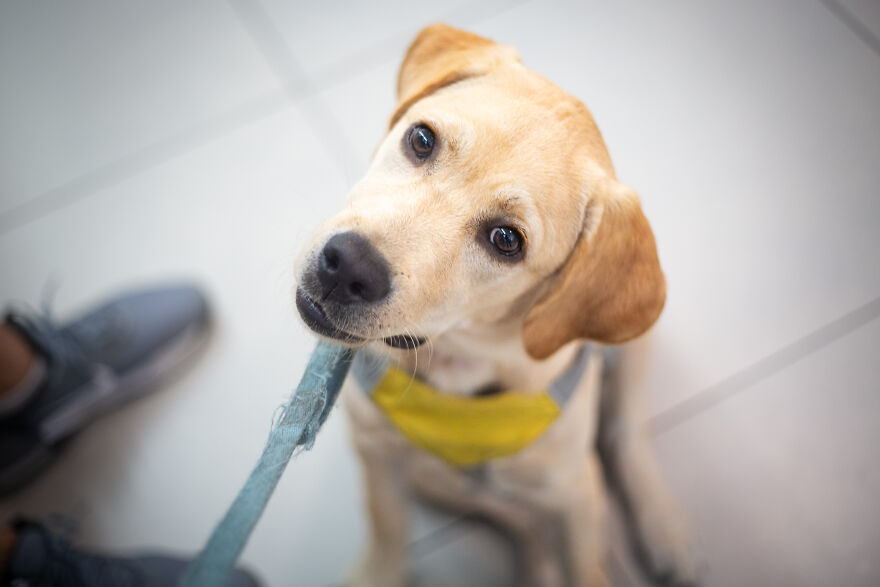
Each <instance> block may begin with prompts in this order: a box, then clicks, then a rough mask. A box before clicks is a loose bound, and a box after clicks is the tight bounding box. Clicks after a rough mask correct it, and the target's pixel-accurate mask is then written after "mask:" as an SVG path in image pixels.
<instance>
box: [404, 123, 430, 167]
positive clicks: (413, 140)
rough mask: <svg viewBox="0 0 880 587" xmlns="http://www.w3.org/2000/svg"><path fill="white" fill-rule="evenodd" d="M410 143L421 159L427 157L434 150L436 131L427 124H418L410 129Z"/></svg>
mask: <svg viewBox="0 0 880 587" xmlns="http://www.w3.org/2000/svg"><path fill="white" fill-rule="evenodd" d="M409 145H410V147H412V150H413V153H414V154H415V156H416V157H418V158H419V159H427V158H428V157H429V156H430V155H431V153H432V152H433V151H434V131H433V130H431V129H430V128H429V127H428V126H427V125H424V124H417V125H415V126H414V127H412V129H411V130H410V131H409Z"/></svg>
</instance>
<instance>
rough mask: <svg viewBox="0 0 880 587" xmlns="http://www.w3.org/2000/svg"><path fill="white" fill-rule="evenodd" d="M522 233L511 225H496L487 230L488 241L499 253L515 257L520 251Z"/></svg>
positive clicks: (522, 238)
mask: <svg viewBox="0 0 880 587" xmlns="http://www.w3.org/2000/svg"><path fill="white" fill-rule="evenodd" d="M523 240H524V237H523V234H522V233H521V232H520V231H519V229H516V228H513V227H512V226H496V227H495V228H493V229H492V230H491V231H489V242H491V243H492V246H494V247H495V250H497V251H498V252H499V253H501V254H502V255H504V256H506V257H515V256H517V255H519V254H520V253H521V252H522V248H523Z"/></svg>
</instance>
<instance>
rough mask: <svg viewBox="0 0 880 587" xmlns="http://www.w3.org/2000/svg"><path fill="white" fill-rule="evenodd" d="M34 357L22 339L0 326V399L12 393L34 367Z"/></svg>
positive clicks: (4, 326) (10, 327)
mask: <svg viewBox="0 0 880 587" xmlns="http://www.w3.org/2000/svg"><path fill="white" fill-rule="evenodd" d="M34 360H35V355H34V351H33V349H32V348H31V347H30V345H29V344H28V342H27V341H26V340H25V339H24V337H23V336H22V335H21V334H20V333H19V332H18V331H17V330H15V329H14V328H13V327H12V326H10V325H8V324H0V397H3V396H4V395H5V394H7V393H10V392H12V391H13V390H14V389H15V388H16V386H18V384H19V383H21V382H22V381H23V380H24V379H25V377H26V376H27V374H28V372H29V371H30V370H31V368H32V367H33V366H34Z"/></svg>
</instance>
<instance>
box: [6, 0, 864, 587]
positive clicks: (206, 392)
mask: <svg viewBox="0 0 880 587" xmlns="http://www.w3.org/2000/svg"><path fill="white" fill-rule="evenodd" d="M424 10H425V11H424V12H418V11H414V10H411V9H410V5H408V4H404V3H401V2H398V1H396V0H389V1H387V2H378V3H369V4H364V3H353V2H331V3H329V4H328V3H304V2H293V3H284V2H275V1H274V0H263V2H262V3H261V2H260V1H259V0H231V1H230V2H229V3H228V4H223V3H219V4H218V3H209V2H197V3H187V4H186V5H185V6H184V5H179V4H177V3H167V2H163V3H159V2H151V3H141V4H138V5H136V6H134V5H120V4H118V3H113V2H109V1H108V0H88V1H86V2H78V3H75V4H69V5H68V4H64V5H63V6H62V5H53V6H51V7H49V6H47V5H46V4H44V3H39V2H38V3H34V2H30V3H14V4H13V3H7V4H4V5H2V6H0V95H2V96H3V99H0V128H2V132H0V273H2V275H3V276H4V279H3V280H2V282H0V300H3V301H9V300H24V301H27V302H30V303H33V304H36V303H37V302H38V300H39V298H40V296H41V292H42V290H43V288H44V286H45V285H46V284H47V283H48V282H51V281H53V280H56V281H58V282H59V283H60V284H61V289H60V293H59V294H58V296H57V300H56V306H57V310H58V313H59V314H61V315H62V316H63V315H64V314H65V313H66V312H70V311H73V310H75V309H76V308H77V307H80V306H81V305H84V304H87V303H88V302H90V301H91V300H93V299H94V298H95V297H97V296H100V295H102V294H106V293H109V292H111V291H112V290H113V289H114V288H117V287H121V286H124V285H128V284H131V283H132V282H144V281H154V280H157V279H166V278H173V277H182V276H187V277H190V278H192V279H195V280H197V281H199V282H200V283H202V284H203V285H204V287H205V288H206V290H207V291H208V293H209V295H210V296H211V299H212V302H213V306H214V310H215V313H216V315H217V321H216V322H217V329H216V332H215V336H214V338H213V341H212V344H211V345H210V346H209V348H208V349H207V350H206V352H205V353H204V355H203V357H202V358H201V360H200V361H199V363H198V364H197V365H195V366H194V367H193V368H192V369H190V370H188V371H187V372H186V373H184V374H183V375H182V376H181V377H180V378H179V379H178V380H176V381H175V382H174V383H173V384H171V385H170V386H169V387H167V388H166V389H163V390H162V391H161V392H159V393H157V394H155V395H153V396H150V397H148V398H146V399H144V400H143V401H141V402H139V403H137V404H135V405H133V406H131V407H129V408H127V409H125V410H123V411H122V412H120V413H118V414H116V415H114V416H113V417H112V418H107V419H105V420H102V421H100V422H99V423H97V424H95V425H94V426H93V427H92V428H90V429H89V430H88V431H87V432H85V433H84V434H82V435H81V436H80V437H79V438H78V439H77V440H76V442H75V443H74V444H73V446H72V447H71V449H70V450H69V451H68V452H67V453H66V454H65V455H64V457H63V458H62V459H61V460H60V461H59V463H58V464H57V466H55V467H54V468H53V469H52V470H51V471H50V472H49V473H48V474H47V475H46V476H45V477H43V478H42V479H41V480H40V481H39V482H38V483H37V484H36V485H34V486H33V487H32V488H31V489H29V490H28V491H27V492H26V493H25V494H23V495H21V496H19V497H16V498H14V499H11V500H6V501H3V502H0V516H3V517H5V516H6V515H8V514H10V513H11V512H13V511H23V512H26V513H28V514H31V515H49V514H60V515H62V516H66V517H68V518H71V519H73V520H74V521H75V522H76V523H77V525H78V527H79V535H80V537H81V539H82V540H83V541H84V542H85V543H87V544H90V545H93V546H96V547H108V548H110V547H112V548H114V549H129V548H142V547H147V546H151V547H152V546H163V547H167V548H169V549H174V550H185V551H192V550H194V549H196V548H198V546H199V545H200V543H201V542H202V540H203V539H204V537H205V536H206V534H207V532H208V531H209V529H210V528H211V526H212V524H213V523H214V521H215V520H216V518H217V516H219V515H220V513H221V512H222V511H223V509H224V508H225V506H226V504H227V503H228V501H229V500H230V498H231V497H232V495H233V494H234V493H235V491H237V489H238V487H239V485H240V483H241V481H242V479H243V478H244V476H245V474H246V472H247V471H248V470H249V468H250V466H251V464H252V463H253V460H254V458H255V457H256V455H257V454H258V452H259V449H260V446H261V444H262V442H263V440H264V438H265V434H266V432H267V430H268V425H269V420H270V416H271V414H272V411H273V409H274V407H275V406H276V405H277V404H278V403H279V402H280V400H281V399H282V398H283V396H284V395H285V394H286V392H287V390H288V389H289V388H290V387H291V386H292V385H293V384H294V383H295V382H296V380H297V378H298V375H299V373H300V370H301V368H302V366H303V363H304V358H305V356H306V355H307V353H308V351H309V349H310V347H311V345H312V339H311V338H310V337H309V335H308V334H306V333H305V332H304V331H303V330H302V328H301V327H300V326H299V325H298V323H297V320H296V318H295V315H294V312H293V309H292V304H291V301H290V288H291V283H292V277H291V274H292V269H291V268H292V263H293V259H294V257H295V254H296V251H297V250H298V249H299V247H300V246H301V245H302V244H303V243H304V242H305V240H306V239H307V238H308V234H309V231H310V230H311V229H312V228H313V227H315V226H316V225H317V224H318V223H319V222H320V221H321V219H323V218H325V217H326V216H328V215H329V214H331V213H332V212H333V211H334V210H336V209H337V208H338V207H339V206H341V205H342V203H343V202H344V199H345V193H346V191H347V189H348V188H349V187H350V185H351V183H352V181H354V180H355V179H356V178H357V177H358V175H359V174H360V173H362V172H363V170H364V169H365V168H366V164H367V161H368V159H369V157H370V155H371V153H372V150H373V148H374V147H375V145H376V144H377V143H378V141H379V139H380V138H381V135H382V133H383V132H384V129H385V127H386V122H387V118H388V116H389V114H390V112H391V110H392V108H393V106H394V93H393V92H394V84H395V79H396V69H397V66H398V64H399V62H400V58H401V56H402V51H403V49H404V48H405V46H406V44H407V42H408V40H409V39H410V38H411V37H412V36H413V35H414V34H415V33H416V32H417V31H418V29H419V28H420V27H421V26H423V25H425V24H428V23H429V22H432V21H434V20H436V19H443V20H446V21H448V22H451V23H452V24H455V25H458V26H462V27H465V28H469V29H471V30H474V31H475V32H477V33H480V34H484V35H487V36H490V37H492V38H494V39H496V40H499V41H502V42H505V43H509V44H512V45H515V46H516V47H517V48H518V49H519V51H520V53H521V55H522V58H523V61H524V62H525V63H526V65H527V66H529V67H531V68H532V69H534V70H536V71H538V72H539V73H541V74H543V75H545V76H547V77H548V78H550V79H551V80H553V81H555V82H557V83H558V84H559V85H561V86H562V87H563V88H565V89H567V90H569V91H570V92H572V93H574V94H575V95H577V96H578V97H580V98H582V99H583V100H584V101H585V102H586V103H587V105H588V106H589V107H590V108H591V109H592V111H593V113H594V115H595V117H596V119H597V121H598V123H599V125H600V128H602V130H603V134H604V136H605V138H606V141H607V142H608V145H609V149H610V151H611V155H612V157H613V159H614V161H615V164H616V166H617V170H618V175H619V177H620V178H621V179H622V180H623V181H625V182H627V183H629V184H631V185H633V186H634V187H635V188H636V189H637V190H638V191H639V193H640V194H641V196H642V199H643V203H644V206H645V209H646V211H647V214H648V216H649V218H650V219H651V222H652V224H653V226H654V228H655V232H656V234H657V239H658V243H659V247H660V255H661V260H662V262H663V264H664V268H665V271H666V274H667V278H668V280H669V298H668V299H669V301H668V305H667V307H666V310H665V312H664V316H663V317H662V319H661V321H660V322H659V323H658V325H657V327H656V328H655V329H654V331H653V332H652V333H651V335H649V336H647V337H645V338H644V339H642V340H640V341H638V342H636V343H633V344H631V345H630V347H629V348H628V355H629V357H631V359H632V360H631V361H630V364H631V367H629V368H628V370H627V372H626V377H627V380H628V382H629V385H630V386H631V387H632V388H633V389H634V390H637V391H638V392H639V393H645V394H647V397H648V401H649V406H650V413H649V414H648V415H649V416H652V417H653V419H652V421H651V422H652V425H653V426H654V429H655V431H656V439H657V440H656V441H657V452H658V454H659V456H660V459H661V462H662V464H663V468H664V470H665V471H666V473H667V476H668V477H669V480H670V484H671V485H672V487H673V488H674V490H675V493H676V494H677V495H678V497H679V500H680V501H681V503H682V507H683V509H685V510H686V511H687V513H688V516H689V518H690V519H691V521H692V527H693V535H694V539H695V542H696V546H697V550H698V552H699V554H700V560H701V563H702V566H703V568H704V577H705V584H707V585H795V584H796V585H817V586H818V585H845V586H849V585H852V586H855V585H875V584H877V583H878V582H880V568H878V566H877V564H876V561H875V557H873V556H872V555H873V553H875V552H876V551H877V550H878V548H880V534H878V528H880V514H878V513H877V508H876V507H874V505H873V502H874V501H875V499H874V498H875V496H876V495H877V494H878V490H880V459H878V457H877V456H876V454H875V453H876V451H875V450H874V447H875V446H877V443H878V441H880V438H878V430H880V428H878V427H877V424H876V422H877V421H878V417H880V404H878V401H877V399H876V397H880V396H878V395H877V392H878V391H880V385H878V383H877V368H876V365H875V363H876V361H873V360H872V359H873V357H874V355H876V352H875V351H874V348H875V347H876V346H877V344H878V342H880V330H878V322H877V321H876V318H877V316H878V314H880V303H878V302H877V300H878V298H880V269H878V268H880V263H878V258H877V253H878V251H880V231H878V230H877V229H876V226H875V224H876V221H877V219H878V218H880V177H878V175H877V167H876V163H877V154H878V153H880V109H878V108H877V104H880V41H878V36H880V20H878V16H880V12H878V9H877V5H876V3H874V2H870V1H866V0H817V1H816V2H809V3H803V2H797V1H795V0H772V1H770V2H767V1H761V0H747V1H745V2H737V3H729V2H715V1H713V2H700V1H697V0H691V1H686V0H682V1H677V2H667V3H650V2H636V1H635V0H632V1H625V2H615V3H599V2H573V1H565V0H554V1H551V2H537V1H536V0H532V1H530V2H522V1H519V2H517V1H507V0H485V1H479V2H466V1H464V0H460V1H456V2H453V3H446V4H444V5H442V6H441V5H440V4H437V5H434V6H426V7H424ZM194 471H196V472H197V474H194ZM359 477H360V473H359V470H358V465H357V462H356V459H355V457H354V455H353V453H352V451H351V449H350V448H349V443H348V438H347V430H346V423H345V420H344V418H343V417H342V415H341V414H338V413H337V414H335V415H334V417H332V418H331V419H330V421H329V423H328V426H327V428H326V430H325V431H324V432H323V433H322V436H321V438H320V440H319V442H318V443H317V445H316V447H315V450H314V451H313V452H312V453H307V454H304V455H302V456H301V457H300V458H299V460H298V462H297V464H296V466H295V467H294V468H292V469H291V471H290V473H289V474H288V475H287V476H286V477H285V478H284V479H283V481H282V485H281V487H280V489H279V492H278V494H277V496H276V497H275V499H274V500H273V501H272V503H271V504H270V508H269V511H268V513H267V515H266V517H265V518H264V520H263V521H262V522H261V524H260V526H259V529H258V531H257V532H256V534H255V535H254V537H253V539H252V540H251V542H250V544H249V546H248V548H247V550H246V552H245V556H244V559H245V560H246V561H247V563H248V564H249V565H250V566H251V567H252V568H255V569H258V570H259V572H260V574H261V575H262V577H263V578H264V579H265V580H266V582H267V583H268V584H270V585H287V584H290V583H291V577H296V583H297V584H298V585H304V586H310V585H316V586H323V585H331V584H339V582H340V581H342V580H343V579H344V577H345V574H346V572H347V569H348V568H350V566H351V563H352V562H353V561H354V560H355V559H356V557H357V554H358V552H359V550H360V548H361V546H362V544H363V541H364V538H365V535H366V526H365V524H366V522H365V519H364V517H363V512H362V509H361V500H362V490H361V487H360V479H359ZM450 521H451V518H449V517H446V516H444V515H441V514H438V513H436V512H431V511H427V510H424V511H421V513H420V514H419V515H417V516H416V521H415V527H414V534H413V535H414V538H418V539H420V540H418V542H417V545H416V547H414V553H415V554H416V556H415V560H414V562H413V565H414V576H415V577H417V578H418V580H419V584H423V585H432V586H433V585H479V586H483V585H508V584H510V581H511V577H512V575H511V573H512V572H513V571H512V567H511V566H510V565H509V564H508V563H509V557H510V553H509V551H508V550H507V547H506V545H505V542H504V540H503V539H500V538H499V537H498V536H497V535H495V534H493V531H492V530H488V529H485V528H483V527H480V526H478V525H472V524H466V523H455V524H453V525H451V526H450V525H449V524H450ZM612 530H613V528H612ZM610 534H611V536H612V540H611V544H612V546H611V548H612V556H611V558H610V562H609V569H610V570H609V572H610V574H611V576H612V577H613V578H614V581H615V584H619V585H633V586H635V585H640V584H643V580H642V578H641V577H640V575H639V574H638V572H637V571H636V570H635V569H634V568H633V567H632V564H631V562H630V561H629V557H628V554H627V552H626V550H625V549H624V548H623V546H622V540H621V539H620V537H619V536H616V537H615V532H614V531H611V532H610ZM432 537H433V539H432Z"/></svg>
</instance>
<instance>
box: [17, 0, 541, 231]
mask: <svg viewBox="0 0 880 587" xmlns="http://www.w3.org/2000/svg"><path fill="white" fill-rule="evenodd" d="M529 1H531V0H516V1H515V2H513V3H512V4H510V5H508V6H506V9H510V8H513V7H516V6H519V5H522V4H525V3H527V2H529ZM504 11H505V10H496V11H494V12H493V11H492V10H483V11H482V13H481V14H478V16H477V17H475V18H474V22H477V21H480V20H483V19H484V18H488V17H490V16H494V15H496V14H501V13H503V12H504ZM410 34H412V32H411V31H410V32H409V33H407V35H410ZM402 37H403V35H400V36H398V37H393V38H389V39H385V40H383V41H380V42H378V43H374V44H373V45H370V46H368V47H366V48H365V49H364V50H362V51H359V52H358V53H356V54H352V55H349V56H347V57H345V58H343V59H340V60H339V61H337V62H334V63H332V64H330V65H329V66H327V67H326V68H325V69H323V70H322V71H319V72H316V74H315V76H314V78H315V79H314V80H313V83H311V84H310V85H306V84H305V83H304V80H299V79H296V80H289V79H285V80H284V81H285V83H284V86H283V87H282V88H277V89H275V90H271V91H269V92H267V93H265V94H262V95H260V96H257V97H255V98H252V99H250V100H247V101H245V102H242V103H240V104H238V105H235V106H233V107H231V108H230V109H229V110H226V111H224V112H221V113H220V114H217V115H215V116H213V117H211V118H209V119H207V120H204V121H202V122H199V123H197V124H195V125H193V126H191V127H189V128H186V129H183V130H181V131H178V132H175V133H173V134H171V135H168V136H165V137H163V138H161V139H159V140H157V141H154V142H153V143H150V144H148V145H146V146H143V147H138V148H137V149H136V150H135V151H134V152H132V153H130V154H128V155H124V156H122V157H118V158H116V159H113V160H111V161H109V162H107V163H104V164H102V165H99V166H98V167H95V168H92V169H90V170H89V171H86V172H84V173H82V174H80V175H78V176H76V177H73V178H72V179H69V180H67V181H65V182H64V183H62V184H60V185H57V186H55V187H53V188H50V189H49V190H47V191H44V192H42V193H40V194H37V195H36V196H33V197H31V198H29V199H28V200H27V201H25V202H22V203H21V204H18V205H17V206H13V207H12V208H9V209H7V210H4V211H0V235H3V234H6V233H8V232H10V231H12V230H15V229H16V228H20V227H22V226H25V225H27V224H29V223H30V222H33V221H35V220H38V219H40V218H42V217H45V216H48V215H49V214H51V213H53V212H55V211H57V210H61V209H63V208H65V207H67V206H69V205H71V204H74V203H75V202H77V201H79V200H81V199H84V198H87V197H89V196H91V195H94V194H95V193H97V192H99V191H101V190H103V189H107V188H109V187H112V186H114V185H117V184H119V183H122V182H124V181H125V180H127V179H130V178H132V177H136V176H138V175H140V174H141V173H144V172H146V171H149V170H150V169H153V168H155V167H158V166H159V165H162V164H163V163H167V162H168V161H171V160H173V159H175V158H177V157H180V156H183V155H185V154H187V153H189V152H191V151H194V150H196V149H198V148H199V147H201V146H203V145H205V144H208V143H210V142H211V141H214V140H217V139H219V138H222V137H224V136H226V135H229V134H231V133H233V132H235V131H237V130H239V129H241V128H243V127H245V126H247V125H248V124H252V123H254V122H257V121H259V120H261V119H263V118H265V117H267V116H270V115H272V114H274V113H276V112H279V111H281V110H282V109H284V108H286V107H289V106H291V105H295V104H296V103H297V102H299V101H301V100H304V99H307V98H309V97H311V96H313V95H315V94H317V93H319V92H322V91H326V90H327V89H329V88H332V87H334V86H336V85H338V84H340V83H343V82H345V81H347V80H348V79H350V78H351V77H353V76H355V75H357V74H358V73H362V72H363V71H366V70H369V69H373V68H375V67H378V66H379V65H381V64H382V63H385V62H386V61H388V60H389V59H391V58H392V57H391V46H392V45H393V44H394V42H396V40H398V39H400V38H402ZM364 56H366V58H364ZM355 64H357V65H355ZM326 114H327V115H329V116H332V113H329V112H326ZM334 120H335V119H334ZM322 136H323V134H322ZM355 158H356V157H355ZM349 165H351V164H349ZM348 174H351V172H350V171H349V172H348Z"/></svg>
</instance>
